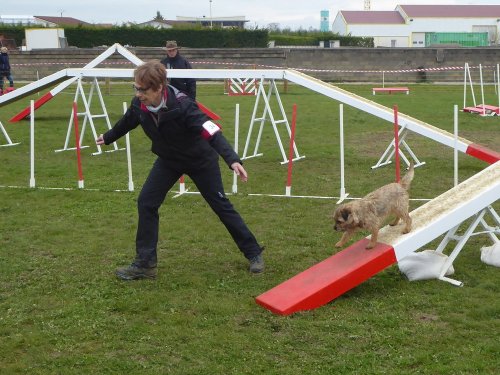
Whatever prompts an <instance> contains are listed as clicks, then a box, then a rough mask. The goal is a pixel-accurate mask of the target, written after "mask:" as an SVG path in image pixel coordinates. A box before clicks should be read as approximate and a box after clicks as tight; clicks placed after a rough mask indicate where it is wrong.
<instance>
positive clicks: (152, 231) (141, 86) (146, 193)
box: [96, 61, 264, 280]
mask: <svg viewBox="0 0 500 375" xmlns="http://www.w3.org/2000/svg"><path fill="white" fill-rule="evenodd" d="M134 79H135V82H134V89H135V97H134V99H133V100H132V103H131V105H130V107H129V108H128V110H127V112H126V113H125V115H124V116H123V117H122V118H121V119H120V120H119V121H118V122H117V123H116V125H115V126H114V127H113V128H112V129H111V130H109V131H108V132H106V133H105V134H101V135H100V136H99V137H98V138H97V140H96V143H97V144H98V145H102V144H106V145H109V144H111V143H113V142H115V141H116V140H117V139H118V138H120V137H122V136H124V135H125V134H126V133H128V132H129V131H131V130H132V129H135V128H136V127H137V126H138V125H139V124H140V125H141V126H142V128H143V130H144V132H145V133H146V135H147V136H148V137H149V138H150V139H151V142H152V147H151V150H152V152H153V153H155V154H156V155H157V156H158V158H157V159H156V161H155V162H154V164H153V167H152V169H151V171H150V173H149V176H148V178H147V179H146V182H145V183H144V186H143V187H142V190H141V193H140V195H139V199H138V202H137V205H138V213H139V223H138V228H137V235H136V257H135V260H134V261H133V262H132V264H131V265H130V266H128V267H123V268H119V269H118V270H117V271H116V274H117V276H118V277H119V278H121V279H125V280H133V279H142V278H155V277H156V274H157V271H156V266H157V243H158V228H159V216H158V209H159V207H160V206H161V204H162V203H163V201H164V199H165V196H166V194H167V193H168V191H169V190H170V189H171V188H172V186H173V185H174V184H175V183H176V182H177V181H178V179H179V178H180V177H181V176H182V175H183V174H186V175H188V176H189V177H190V178H191V179H192V180H193V182H194V183H195V184H196V186H197V188H198V190H199V191H200V193H201V195H202V196H203V198H204V199H205V200H206V201H207V203H208V204H209V205H210V207H211V208H212V210H213V211H214V212H215V214H217V216H218V217H219V219H220V220H221V221H222V223H223V224H224V225H225V226H226V228H227V230H228V231H229V233H230V234H231V236H232V238H233V240H234V241H235V243H236V245H237V246H238V248H239V249H240V251H241V252H242V253H243V255H244V256H245V257H246V258H247V259H248V260H249V262H250V267H249V270H250V272H252V273H259V272H262V271H263V270H264V261H263V258H262V250H263V248H262V247H261V246H260V245H259V244H258V243H257V240H256V239H255V237H254V235H253V234H252V232H250V230H249V229H248V227H247V226H246V224H245V223H244V221H243V219H242V218H241V216H240V215H239V214H238V212H236V210H235V209H234V208H233V206H232V204H231V202H230V201H229V200H228V199H227V198H226V196H225V194H224V188H223V185H222V178H221V172H220V168H219V155H220V156H221V157H222V158H223V159H224V161H225V162H226V163H227V165H228V166H229V167H230V168H231V169H232V170H233V171H234V172H235V173H236V174H237V175H238V176H239V177H240V178H241V180H243V181H246V180H247V178H248V176H247V172H246V171H245V169H244V168H243V166H242V165H241V160H240V159H239V157H238V155H237V154H236V153H235V152H234V150H233V149H232V148H231V146H230V145H229V143H228V142H227V140H226V139H225V138H224V136H223V135H222V132H221V130H220V128H219V126H217V124H214V123H213V122H211V121H210V119H209V118H208V117H207V116H206V115H205V114H204V113H203V112H201V111H200V109H199V108H198V106H197V105H196V103H195V102H194V101H193V100H192V99H190V98H189V97H188V96H187V95H186V94H184V93H182V92H180V91H179V90H177V89H176V88H174V87H173V86H169V85H167V76H166V69H165V66H164V65H162V64H161V63H160V62H159V61H150V62H147V63H145V64H143V65H140V66H139V67H137V68H136V69H135V71H134Z"/></svg>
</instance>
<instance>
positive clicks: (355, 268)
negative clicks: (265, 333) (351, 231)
mask: <svg viewBox="0 0 500 375" xmlns="http://www.w3.org/2000/svg"><path fill="white" fill-rule="evenodd" d="M367 243H368V240H367V239H363V240H360V241H358V242H356V243H354V244H353V245H351V246H349V247H348V248H346V249H344V250H342V251H340V252H338V253H336V254H334V255H332V256H331V257H329V258H327V259H325V260H324V261H322V262H320V263H318V264H316V265H314V266H312V267H311V268H309V269H307V270H305V271H303V272H301V273H299V274H298V275H296V276H294V277H292V278H291V279H289V280H287V281H285V282H283V283H281V284H279V285H277V286H276V287H274V288H273V289H270V290H268V291H267V292H265V293H263V294H261V295H260V296H258V297H257V298H256V299H255V300H256V302H257V303H258V304H260V305H262V306H263V307H265V308H267V309H268V310H270V311H272V312H274V313H276V314H281V315H289V314H292V313H294V312H297V311H303V310H311V309H314V308H317V307H320V306H322V305H324V304H326V303H328V302H330V301H332V300H333V299H335V298H337V297H339V296H340V295H342V294H344V293H345V292H347V291H348V290H350V289H352V288H354V287H355V286H357V285H359V284H361V283H362V282H363V281H365V280H367V279H369V278H370V277H372V276H373V275H375V274H377V273H378V272H380V271H382V270H384V269H385V268H387V267H388V266H390V265H392V264H394V263H395V262H396V255H395V253H394V249H393V247H392V246H390V245H387V244H383V243H379V244H377V246H376V247H375V248H373V249H370V250H367V249H366V248H365V247H366V245H367Z"/></svg>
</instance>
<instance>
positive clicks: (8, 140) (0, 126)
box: [0, 121, 19, 147]
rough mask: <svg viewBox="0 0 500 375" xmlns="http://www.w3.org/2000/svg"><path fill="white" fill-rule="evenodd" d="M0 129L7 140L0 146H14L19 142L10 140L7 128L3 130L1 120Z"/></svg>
mask: <svg viewBox="0 0 500 375" xmlns="http://www.w3.org/2000/svg"><path fill="white" fill-rule="evenodd" d="M0 130H1V131H2V134H3V136H4V137H5V140H6V141H7V143H4V144H3V145H0V147H7V146H15V145H18V144H19V142H18V143H14V142H12V140H11V139H10V137H9V134H8V133H7V130H5V128H4V126H3V124H2V121H0Z"/></svg>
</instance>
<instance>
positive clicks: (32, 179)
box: [30, 100, 36, 188]
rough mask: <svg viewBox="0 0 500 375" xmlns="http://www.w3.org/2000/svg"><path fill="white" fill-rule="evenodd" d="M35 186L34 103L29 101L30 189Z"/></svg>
mask: <svg viewBox="0 0 500 375" xmlns="http://www.w3.org/2000/svg"><path fill="white" fill-rule="evenodd" d="M35 186H36V184H35V101H34V100H31V101H30V188H34V187H35Z"/></svg>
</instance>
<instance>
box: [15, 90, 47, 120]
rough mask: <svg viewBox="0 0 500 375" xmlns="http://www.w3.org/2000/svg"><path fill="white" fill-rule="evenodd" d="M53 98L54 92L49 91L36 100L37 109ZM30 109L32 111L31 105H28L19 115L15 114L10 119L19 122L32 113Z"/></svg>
mask: <svg viewBox="0 0 500 375" xmlns="http://www.w3.org/2000/svg"><path fill="white" fill-rule="evenodd" d="M52 98H53V96H52V93H51V92H50V91H49V92H48V93H46V94H45V95H44V96H42V97H41V98H40V99H37V100H36V101H35V109H38V108H40V107H41V106H42V105H44V104H45V103H47V102H48V101H49V100H50V99H52ZM30 111H31V107H30V106H27V107H26V108H25V109H23V110H22V111H21V112H19V113H18V114H17V115H15V116H14V117H12V118H11V119H10V120H9V122H18V121H20V120H22V119H24V118H26V117H28V116H29V114H30Z"/></svg>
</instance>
